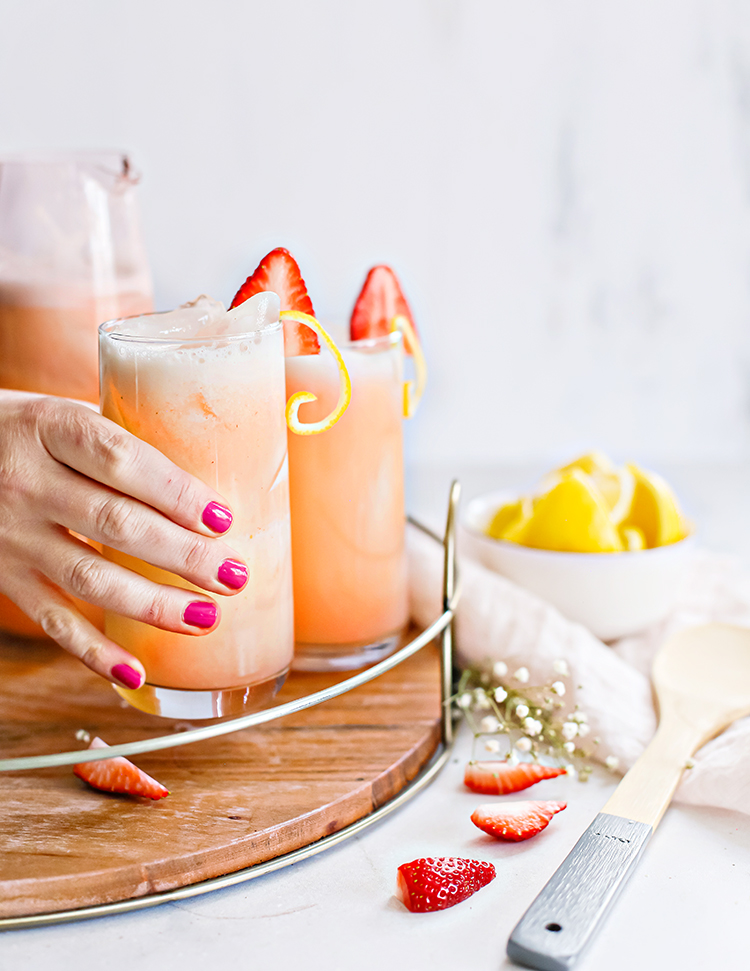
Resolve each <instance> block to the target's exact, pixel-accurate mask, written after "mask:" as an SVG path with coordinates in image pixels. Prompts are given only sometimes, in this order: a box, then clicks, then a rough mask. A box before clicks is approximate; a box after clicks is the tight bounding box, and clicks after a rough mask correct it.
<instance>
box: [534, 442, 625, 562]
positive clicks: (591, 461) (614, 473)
mask: <svg viewBox="0 0 750 971" xmlns="http://www.w3.org/2000/svg"><path fill="white" fill-rule="evenodd" d="M575 469H578V470H579V471H581V472H585V473H586V475H589V476H591V478H592V479H593V480H594V482H595V483H596V485H597V487H598V489H599V491H600V492H601V494H602V496H603V497H604V501H605V502H606V504H607V507H608V509H609V518H610V519H611V520H612V522H613V523H614V525H615V526H619V525H620V523H622V522H623V520H624V519H625V518H626V517H627V515H628V513H629V512H630V508H631V506H632V503H633V493H634V491H635V477H634V475H633V473H632V471H631V470H630V468H628V467H627V466H625V467H618V466H616V465H615V464H614V462H612V461H611V460H610V459H609V458H608V457H607V456H606V455H605V454H604V452H598V451H594V452H588V453H587V454H586V455H582V456H581V457H580V458H577V459H575V461H573V462H569V463H568V465H563V466H562V468H560V469H557V470H556V473H553V474H556V475H562V474H564V473H565V472H572V471H573V470H575ZM626 548H627V549H630V548H631V547H629V546H628V547H626ZM633 549H638V547H633Z"/></svg>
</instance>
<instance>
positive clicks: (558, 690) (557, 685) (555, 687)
mask: <svg viewBox="0 0 750 971" xmlns="http://www.w3.org/2000/svg"><path fill="white" fill-rule="evenodd" d="M550 688H551V689H552V691H554V692H555V694H556V695H560V697H561V698H562V696H563V695H564V694H565V685H564V684H563V683H562V681H555V682H554V684H552V685H550Z"/></svg>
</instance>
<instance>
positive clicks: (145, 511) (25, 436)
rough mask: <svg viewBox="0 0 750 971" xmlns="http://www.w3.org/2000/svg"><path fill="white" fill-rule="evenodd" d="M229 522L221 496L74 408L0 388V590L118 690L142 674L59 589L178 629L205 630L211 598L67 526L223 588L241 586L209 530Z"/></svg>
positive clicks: (241, 578) (239, 570)
mask: <svg viewBox="0 0 750 971" xmlns="http://www.w3.org/2000/svg"><path fill="white" fill-rule="evenodd" d="M231 524H232V514H231V512H230V510H229V509H228V508H227V505H226V503H225V502H224V500H223V499H222V498H221V496H219V495H217V494H216V493H215V492H213V491H212V490H211V489H209V487H208V486H206V485H204V484H203V483H202V482H200V481H199V480H198V479H196V478H194V477H193V476H191V475H189V474H188V473H187V472H184V471H182V470H181V469H179V468H178V467H177V466H176V465H174V464H173V463H172V462H170V461H169V459H167V458H166V457H165V456H164V455H162V454H161V452H159V451H158V450H157V449H155V448H153V447H152V446H150V445H147V444H146V443H145V442H142V441H140V440H139V439H137V438H135V437H134V436H133V435H131V434H130V433H129V432H127V431H125V430H124V429H122V428H120V427H119V425H116V424H115V423H114V422H111V421H109V419H107V418H102V416H101V415H99V414H97V413H96V412H95V411H93V410H92V409H91V408H89V407H87V406H86V405H84V404H79V403H77V402H73V401H68V400H67V399H64V398H53V397H48V396H42V395H33V394H27V393H25V392H18V391H0V593H4V594H5V595H6V596H7V597H9V598H10V599H11V600H12V601H14V602H15V603H16V604H17V605H18V606H19V607H20V608H21V609H22V610H23V611H24V612H25V613H26V614H28V616H29V617H30V618H31V619H32V620H34V621H36V623H38V624H40V625H41V627H42V628H43V629H44V631H45V632H46V633H47V634H48V635H49V636H50V637H52V638H53V639H54V640H56V641H57V643H58V644H60V646H61V647H63V648H65V650H66V651H69V652H70V653H71V654H73V655H75V656H76V657H78V658H80V659H81V660H82V661H83V663H84V664H85V665H87V667H89V668H91V669H92V671H96V672H97V674H101V675H102V676H103V677H105V678H107V679H109V680H111V681H117V682H118V683H119V684H121V685H123V686H124V687H126V688H137V687H140V685H142V684H143V682H144V680H145V677H146V672H145V671H144V669H143V665H142V664H141V663H140V661H138V660H137V659H136V658H134V657H133V656H132V655H131V654H129V653H128V652H127V651H125V650H124V649H123V648H121V647H119V646H118V645H117V644H115V643H114V642H113V641H110V640H108V639H107V638H106V637H105V636H104V634H102V633H101V632H100V631H98V630H97V629H96V628H95V627H94V626H93V625H92V624H91V623H90V622H89V621H88V620H86V618H85V617H84V616H83V615H82V614H81V613H80V611H79V610H77V609H76V606H75V604H74V603H73V601H72V600H71V596H74V597H78V598H80V599H81V600H84V601H87V602H89V603H91V604H94V605H96V606H99V607H104V608H106V609H108V610H113V611H115V612H116V613H118V614H122V615H124V616H126V617H131V618H134V619H135V620H140V621H143V622H144V623H146V624H152V625H154V626H155V627H161V628H163V629H164V630H169V631H177V632H179V633H182V634H196V635H199V634H207V633H209V632H210V631H211V630H213V629H214V628H215V627H216V625H217V623H218V622H219V616H220V613H219V607H218V605H217V604H216V602H215V601H214V600H213V599H212V598H211V597H209V596H205V595H203V594H202V593H201V594H196V593H195V592H194V591H190V590H184V589H182V588H180V587H173V586H168V585H166V584H158V583H154V582H152V581H151V580H147V579H146V578H145V577H142V576H140V575H139V574H136V573H133V572H132V571H130V570H128V569H126V568H125V567H122V566H119V565H118V564H116V563H110V562H109V561H108V560H106V559H105V558H104V557H103V556H102V555H101V554H100V553H98V552H97V551H96V550H95V549H93V548H92V547H91V546H89V545H88V544H87V543H84V542H83V541H81V540H80V539H77V538H76V537H75V536H71V535H70V533H69V532H68V530H73V531H74V532H76V533H79V534H81V535H82V536H86V537H88V538H89V539H91V540H95V541H97V542H99V543H103V544H104V545H106V546H111V547H113V548H115V549H118V550H121V551H122V552H123V553H128V554H130V555H131V556H136V557H138V558H139V559H142V560H145V561H147V562H148V563H151V564H153V565H154V566H158V567H161V568H162V569H164V570H168V571H169V572H170V573H175V574H177V575H178V576H181V577H183V578H184V579H185V580H189V581H190V582H191V583H193V584H195V585H196V586H198V587H201V588H202V589H205V590H209V591H211V592H212V593H216V594H222V595H225V596H227V595H231V594H234V593H237V592H238V591H239V590H241V589H242V588H243V587H244V586H245V584H246V583H247V568H246V566H245V564H244V563H243V562H242V561H241V560H240V559H239V557H238V556H237V555H236V554H235V553H234V552H233V551H232V550H231V548H230V547H229V546H227V544H226V543H224V542H223V541H222V540H221V539H219V538H218V536H219V535H220V534H222V533H225V532H226V531H227V530H228V529H229V527H230V526H231Z"/></svg>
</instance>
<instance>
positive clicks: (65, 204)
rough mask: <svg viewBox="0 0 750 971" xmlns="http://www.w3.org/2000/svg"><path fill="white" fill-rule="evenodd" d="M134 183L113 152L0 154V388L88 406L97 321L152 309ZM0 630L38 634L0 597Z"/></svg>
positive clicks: (95, 374) (94, 382) (95, 385)
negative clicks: (71, 399)
mask: <svg viewBox="0 0 750 971" xmlns="http://www.w3.org/2000/svg"><path fill="white" fill-rule="evenodd" d="M137 184H138V177H137V175H136V174H135V173H134V172H133V169H132V167H131V165H130V162H129V160H128V157H127V155H125V154H124V153H123V152H116V151H104V152H99V151H96V152H74V153H37V154H32V155H17V156H12V157H10V156H0V388H10V389H13V390H19V391H36V392H40V393H43V394H51V395H61V396H63V397H69V398H79V399H81V400H84V401H90V402H93V403H98V401H99V365H98V333H97V328H98V326H99V324H100V323H102V321H104V320H111V319H112V318H114V317H127V316H129V315H132V314H139V313H146V312H148V311H150V310H151V309H153V308H152V303H153V299H152V288H151V275H150V272H149V267H148V262H147V259H146V253H145V248H144V245H143V240H142V235H141V227H140V219H139V213H138V200H137V192H136V186H137ZM87 613H90V609H89V610H88V611H87ZM0 630H6V631H10V632H12V633H16V634H25V635H31V636H42V632H41V629H40V628H38V627H37V626H36V625H35V624H33V623H32V622H31V621H30V620H28V618H26V617H25V616H24V615H23V614H22V613H21V611H20V610H18V608H17V607H15V605H13V604H12V603H11V602H10V601H9V600H7V599H5V598H4V597H2V596H0Z"/></svg>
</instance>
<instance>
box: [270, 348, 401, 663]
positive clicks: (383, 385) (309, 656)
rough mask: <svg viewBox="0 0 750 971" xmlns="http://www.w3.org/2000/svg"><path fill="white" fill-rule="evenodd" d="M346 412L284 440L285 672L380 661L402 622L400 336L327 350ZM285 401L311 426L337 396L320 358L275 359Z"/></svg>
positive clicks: (332, 376)
mask: <svg viewBox="0 0 750 971" xmlns="http://www.w3.org/2000/svg"><path fill="white" fill-rule="evenodd" d="M338 346H339V350H340V351H341V353H342V355H343V358H344V361H345V363H346V367H347V370H348V372H349V376H350V378H351V383H352V396H351V402H350V404H349V408H348V410H347V411H346V413H345V414H344V415H343V416H342V418H341V419H340V420H339V422H338V424H337V425H336V426H335V427H334V428H332V429H330V430H329V431H328V432H326V434H325V435H319V436H314V437H313V436H310V437H302V436H296V435H292V434H290V435H289V478H290V494H291V510H292V561H293V566H294V606H295V640H296V648H295V667H296V668H299V669H302V670H305V669H307V670H326V669H339V670H346V669H351V668H357V667H361V666H363V665H365V664H368V663H372V662H373V661H376V660H378V659H379V658H381V657H384V656H385V655H386V654H388V653H390V652H391V651H392V650H393V649H394V648H395V646H396V645H397V642H398V637H399V635H400V633H401V632H402V631H403V629H404V628H405V627H406V624H407V621H408V602H407V586H406V555H405V537H404V525H405V517H404V468H403V432H402V419H403V407H404V405H403V401H404V391H403V347H402V338H401V334H400V333H394V334H389V335H387V336H384V337H380V338H376V339H373V340H359V341H354V342H350V343H341V342H339V344H338ZM286 382H287V385H286V386H287V396H289V395H291V394H292V393H294V392H296V391H301V390H306V391H312V392H313V393H314V394H316V395H317V397H318V400H317V401H316V402H314V403H312V404H307V405H304V406H303V410H302V413H301V417H302V418H303V420H304V421H313V420H315V419H317V418H319V417H321V416H323V415H324V414H326V413H327V412H328V411H330V409H331V407H332V405H333V403H334V402H335V400H336V395H337V393H338V383H337V374H336V370H335V366H334V365H333V363H332V361H331V359H330V358H328V357H327V356H326V355H307V356H301V357H292V358H287V361H286Z"/></svg>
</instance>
